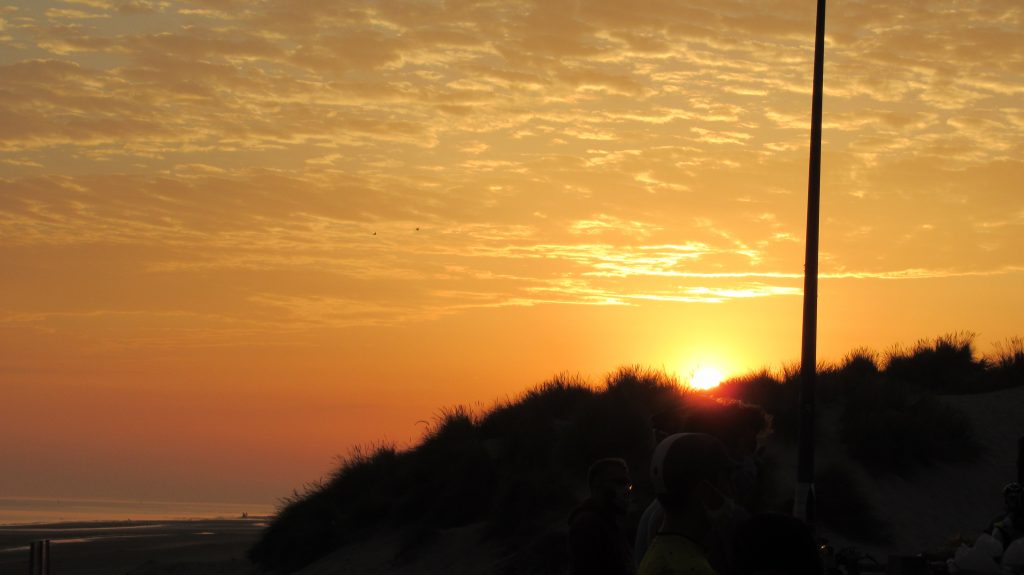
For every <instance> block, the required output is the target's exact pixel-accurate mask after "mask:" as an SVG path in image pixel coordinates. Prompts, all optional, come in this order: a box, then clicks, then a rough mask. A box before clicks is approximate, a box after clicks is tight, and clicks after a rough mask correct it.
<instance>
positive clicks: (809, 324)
mask: <svg viewBox="0 0 1024 575" xmlns="http://www.w3.org/2000/svg"><path fill="white" fill-rule="evenodd" d="M824 76H825V0H818V19H817V25H816V27H815V34H814V89H813V93H812V96H811V161H810V169H809V173H808V177H807V251H806V254H805V255H804V326H803V347H802V350H801V356H800V451H799V454H798V455H799V463H798V467H797V485H796V494H795V497H794V499H793V501H794V503H793V514H794V515H796V516H797V517H799V518H800V519H803V520H804V521H808V522H811V521H814V386H815V383H816V380H817V372H816V365H815V364H816V363H817V339H818V212H819V205H820V198H821V100H822V96H821V93H822V84H823V83H824Z"/></svg>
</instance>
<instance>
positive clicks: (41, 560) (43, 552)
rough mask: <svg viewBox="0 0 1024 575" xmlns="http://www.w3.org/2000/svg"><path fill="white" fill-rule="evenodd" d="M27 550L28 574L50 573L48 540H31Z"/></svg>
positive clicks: (47, 574)
mask: <svg viewBox="0 0 1024 575" xmlns="http://www.w3.org/2000/svg"><path fill="white" fill-rule="evenodd" d="M29 551H30V553H31V556H32V558H31V560H30V561H29V575H50V540H49V539H42V540H39V541H33V542H32V544H31V546H30V547H29Z"/></svg>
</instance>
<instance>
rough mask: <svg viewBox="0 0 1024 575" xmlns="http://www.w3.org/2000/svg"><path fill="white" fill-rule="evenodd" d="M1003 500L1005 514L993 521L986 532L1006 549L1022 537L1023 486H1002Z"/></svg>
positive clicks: (1023, 530) (1023, 517)
mask: <svg viewBox="0 0 1024 575" xmlns="http://www.w3.org/2000/svg"><path fill="white" fill-rule="evenodd" d="M1003 502H1004V503H1005V504H1006V514H1005V515H1002V516H1001V517H999V518H997V519H996V520H995V521H993V522H992V526H991V527H989V528H988V530H987V533H989V534H991V535H992V536H993V537H995V538H996V540H998V541H999V542H1000V543H1002V544H1003V549H1006V548H1007V547H1009V546H1010V544H1011V543H1013V542H1014V541H1016V540H1018V539H1020V538H1021V537H1024V488H1021V485H1020V483H1017V482H1013V483H1008V484H1007V485H1006V487H1004V488H1003Z"/></svg>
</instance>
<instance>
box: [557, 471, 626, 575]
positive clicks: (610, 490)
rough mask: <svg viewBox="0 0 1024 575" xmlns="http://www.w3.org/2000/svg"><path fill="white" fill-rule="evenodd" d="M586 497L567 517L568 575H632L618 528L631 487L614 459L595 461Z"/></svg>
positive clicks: (619, 528)
mask: <svg viewBox="0 0 1024 575" xmlns="http://www.w3.org/2000/svg"><path fill="white" fill-rule="evenodd" d="M587 484H588V487H589V489H590V497H588V498H587V499H586V500H585V501H584V502H583V503H581V504H580V505H579V506H578V507H577V508H576V509H575V510H573V512H572V514H571V515H570V516H569V573H571V574H573V575H575V574H581V575H582V574H587V575H633V554H632V550H631V549H630V548H629V541H628V539H627V537H626V534H625V531H624V529H623V527H622V522H623V519H624V517H625V515H626V511H627V509H628V507H629V500H630V494H631V492H632V491H633V483H632V481H630V477H629V466H628V465H627V464H626V462H625V461H623V460H622V459H618V458H606V459H599V460H597V461H595V462H594V463H593V464H591V465H590V469H589V470H588V471H587Z"/></svg>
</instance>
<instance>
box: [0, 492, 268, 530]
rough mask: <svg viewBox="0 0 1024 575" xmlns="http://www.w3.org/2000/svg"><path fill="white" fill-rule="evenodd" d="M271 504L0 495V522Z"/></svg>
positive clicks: (163, 515) (215, 514) (218, 514)
mask: <svg viewBox="0 0 1024 575" xmlns="http://www.w3.org/2000/svg"><path fill="white" fill-rule="evenodd" d="M273 512H274V506H273V505H271V504H266V503H263V504H246V503H181V502H167V501H114V500H102V499H45V498H32V497H0V525H13V524H24V523H57V522H70V521H124V520H128V519H131V520H133V521H145V520H164V519H215V518H224V519H233V518H237V517H241V516H242V514H243V513H248V514H249V515H250V516H253V517H255V516H259V515H271V514H273Z"/></svg>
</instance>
